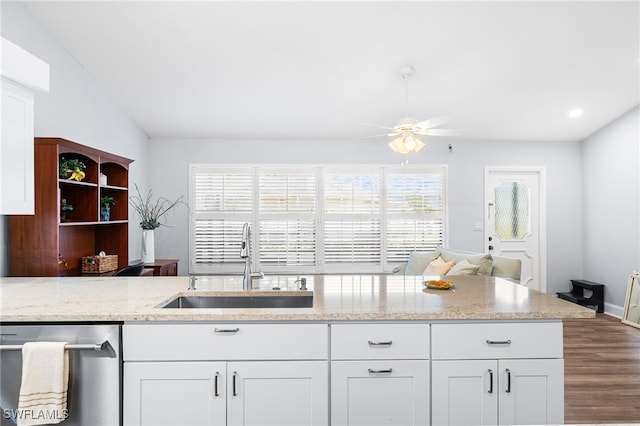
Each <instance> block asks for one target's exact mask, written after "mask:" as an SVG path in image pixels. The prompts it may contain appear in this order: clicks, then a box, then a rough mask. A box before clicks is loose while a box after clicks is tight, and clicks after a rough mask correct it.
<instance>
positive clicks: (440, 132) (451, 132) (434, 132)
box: [426, 129, 468, 136]
mask: <svg viewBox="0 0 640 426" xmlns="http://www.w3.org/2000/svg"><path fill="white" fill-rule="evenodd" d="M467 133H468V132H467V131H466V130H455V129H429V130H427V131H426V135H428V136H462V135H465V134H467Z"/></svg>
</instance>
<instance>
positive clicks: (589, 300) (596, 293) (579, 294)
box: [557, 280, 604, 313]
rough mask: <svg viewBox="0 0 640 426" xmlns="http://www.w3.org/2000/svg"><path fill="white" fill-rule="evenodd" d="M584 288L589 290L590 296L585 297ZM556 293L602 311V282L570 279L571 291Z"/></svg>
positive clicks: (563, 297)
mask: <svg viewBox="0 0 640 426" xmlns="http://www.w3.org/2000/svg"><path fill="white" fill-rule="evenodd" d="M585 290H589V291H591V292H592V293H591V296H589V297H586V296H585V295H584V291H585ZM557 294H558V297H559V298H560V299H564V300H568V301H569V302H573V303H577V304H578V305H582V306H586V307H587V308H591V309H594V310H595V311H597V312H599V313H602V312H604V284H598V283H594V282H591V281H586V280H571V291H570V292H568V293H557Z"/></svg>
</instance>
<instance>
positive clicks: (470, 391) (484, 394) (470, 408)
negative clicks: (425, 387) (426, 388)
mask: <svg viewBox="0 0 640 426" xmlns="http://www.w3.org/2000/svg"><path fill="white" fill-rule="evenodd" d="M431 374H432V385H431V386H432V387H431V395H432V398H431V412H432V423H433V424H434V425H439V426H440V425H495V424H498V394H499V390H498V383H497V382H498V363H497V361H492V360H471V361H433V362H432V370H431Z"/></svg>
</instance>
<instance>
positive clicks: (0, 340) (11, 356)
mask: <svg viewBox="0 0 640 426" xmlns="http://www.w3.org/2000/svg"><path fill="white" fill-rule="evenodd" d="M120 330H121V326H120V325H119V324H94V323H91V324H47V325H44V324H33V325H22V324H20V325H0V384H1V387H0V407H2V411H1V412H0V419H1V420H0V425H1V426H8V425H15V423H14V420H13V419H12V418H11V413H12V411H11V410H15V409H16V408H17V407H18V394H19V391H20V379H21V374H22V351H21V349H22V344H24V343H26V342H32V341H58V342H67V346H66V348H67V350H68V351H69V390H68V395H67V401H68V402H67V409H68V414H69V417H68V418H67V419H66V420H64V422H63V423H62V424H64V425H67V426H72V425H73V426H80V425H83V426H87V425H92V426H112V425H115V426H117V425H121V424H122V415H121V406H122V402H121V401H122V398H121V395H120V389H121V377H122V362H121V361H122V352H121V349H120V340H121V338H120Z"/></svg>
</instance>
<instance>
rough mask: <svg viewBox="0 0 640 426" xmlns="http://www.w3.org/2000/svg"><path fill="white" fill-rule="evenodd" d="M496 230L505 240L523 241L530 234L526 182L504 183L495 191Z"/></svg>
mask: <svg viewBox="0 0 640 426" xmlns="http://www.w3.org/2000/svg"><path fill="white" fill-rule="evenodd" d="M495 203H496V207H495V209H496V210H495V211H496V214H495V219H494V220H495V225H494V226H495V230H496V234H497V235H499V236H500V238H502V239H505V240H521V239H523V238H525V236H526V235H527V234H528V233H529V228H530V225H531V216H530V214H529V187H528V186H527V184H526V183H524V182H518V181H504V182H502V183H501V184H500V186H498V187H496V189H495Z"/></svg>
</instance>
